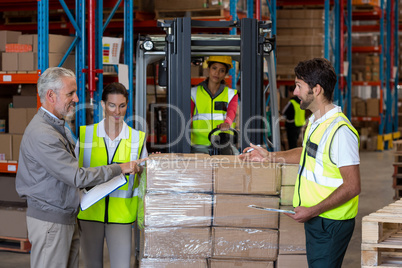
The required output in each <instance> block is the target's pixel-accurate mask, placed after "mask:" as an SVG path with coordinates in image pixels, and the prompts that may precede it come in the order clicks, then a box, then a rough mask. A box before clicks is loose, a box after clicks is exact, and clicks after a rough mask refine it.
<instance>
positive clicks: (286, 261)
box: [276, 164, 308, 268]
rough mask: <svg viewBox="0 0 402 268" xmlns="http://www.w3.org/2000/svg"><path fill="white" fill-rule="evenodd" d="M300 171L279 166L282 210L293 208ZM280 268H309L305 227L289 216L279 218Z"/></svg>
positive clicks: (286, 166) (295, 167) (290, 166)
mask: <svg viewBox="0 0 402 268" xmlns="http://www.w3.org/2000/svg"><path fill="white" fill-rule="evenodd" d="M298 171H299V165H296V164H278V166H277V174H278V176H280V177H281V184H282V185H281V202H280V205H281V207H280V208H281V209H285V210H289V209H292V208H293V206H292V205H293V204H292V203H293V192H294V188H295V183H296V179H297V174H298ZM276 264H277V268H280V267H300V268H303V267H306V268H307V267H308V264H307V257H306V239H305V235H304V225H303V224H300V223H297V222H296V221H294V220H293V219H291V218H289V217H288V216H286V215H284V214H281V215H280V216H279V255H278V260H277V262H276Z"/></svg>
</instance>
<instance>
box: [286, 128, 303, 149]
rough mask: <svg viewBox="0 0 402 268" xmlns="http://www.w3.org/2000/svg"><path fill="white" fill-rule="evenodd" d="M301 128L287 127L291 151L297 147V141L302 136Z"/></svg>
mask: <svg viewBox="0 0 402 268" xmlns="http://www.w3.org/2000/svg"><path fill="white" fill-rule="evenodd" d="M300 130H301V127H296V126H288V125H287V126H286V134H287V137H288V144H289V149H293V148H296V147H297V139H298V138H299V136H300Z"/></svg>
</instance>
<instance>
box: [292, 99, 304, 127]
mask: <svg viewBox="0 0 402 268" xmlns="http://www.w3.org/2000/svg"><path fill="white" fill-rule="evenodd" d="M290 103H292V104H293V109H294V110H295V118H294V122H295V126H296V127H302V126H304V124H305V123H306V111H304V110H302V109H300V103H298V102H297V101H295V100H294V99H291V100H290Z"/></svg>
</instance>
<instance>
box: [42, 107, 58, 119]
mask: <svg viewBox="0 0 402 268" xmlns="http://www.w3.org/2000/svg"><path fill="white" fill-rule="evenodd" d="M40 108H41V109H42V110H43V111H45V112H47V113H48V114H49V115H50V116H51V117H54V118H56V119H57V120H60V119H59V118H57V116H55V115H54V114H52V113H51V112H49V111H48V110H46V109H45V108H43V106H41V107H40Z"/></svg>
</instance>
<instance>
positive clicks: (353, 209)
mask: <svg viewBox="0 0 402 268" xmlns="http://www.w3.org/2000/svg"><path fill="white" fill-rule="evenodd" d="M342 126H347V127H349V129H350V130H352V131H353V133H355V135H356V136H357V139H358V140H359V135H358V133H357V131H356V129H355V128H354V127H353V126H352V125H351V124H350V122H349V120H348V119H347V118H346V117H345V115H344V114H343V113H336V114H335V115H334V116H332V117H330V118H328V119H327V120H326V121H324V122H322V123H321V124H320V125H319V126H317V128H316V129H315V130H314V131H313V133H311V135H310V137H308V134H309V131H310V128H311V122H310V123H309V125H308V127H307V129H306V132H305V133H306V134H305V136H304V141H303V151H302V154H301V158H300V166H299V175H298V179H297V181H296V185H295V192H294V196H293V206H294V207H297V206H305V207H311V206H314V205H316V204H318V203H319V202H321V201H322V200H323V199H325V198H327V197H328V196H329V195H330V194H331V193H332V192H333V191H335V190H336V189H337V188H338V187H339V186H340V185H342V184H343V179H342V175H341V173H340V171H339V168H338V167H337V166H336V165H335V163H334V162H333V161H332V160H331V156H330V151H331V148H330V147H331V143H332V141H333V138H334V136H335V133H336V131H337V130H338V129H339V128H340V127H342ZM357 205H358V196H356V197H354V198H352V199H351V200H349V201H347V202H346V203H344V204H342V205H341V206H339V207H337V208H334V209H332V210H329V211H326V212H324V213H322V214H321V215H320V217H323V218H328V219H334V220H346V219H351V218H354V217H355V216H356V214H357Z"/></svg>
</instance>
